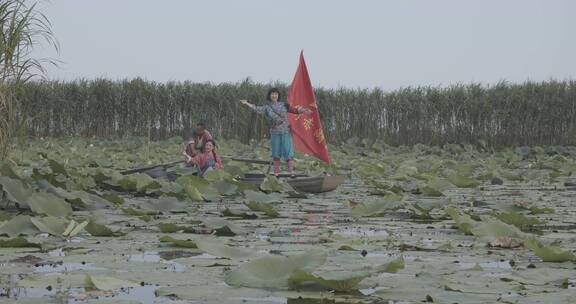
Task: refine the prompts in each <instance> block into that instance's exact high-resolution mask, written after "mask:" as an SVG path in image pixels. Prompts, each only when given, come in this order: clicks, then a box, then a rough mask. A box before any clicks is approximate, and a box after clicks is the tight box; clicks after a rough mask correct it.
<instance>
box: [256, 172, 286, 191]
mask: <svg viewBox="0 0 576 304" xmlns="http://www.w3.org/2000/svg"><path fill="white" fill-rule="evenodd" d="M260 190H262V191H264V192H268V193H270V192H282V191H283V190H284V186H283V185H282V183H281V182H280V181H279V180H278V179H277V178H276V177H275V176H272V175H268V176H266V177H265V178H264V180H263V181H262V183H261V184H260Z"/></svg>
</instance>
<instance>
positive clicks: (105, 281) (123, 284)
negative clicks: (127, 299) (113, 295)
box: [86, 275, 140, 290]
mask: <svg viewBox="0 0 576 304" xmlns="http://www.w3.org/2000/svg"><path fill="white" fill-rule="evenodd" d="M86 277H87V280H88V281H89V282H91V283H92V285H93V286H94V288H96V289H99V290H118V289H123V288H130V287H138V286H140V284H139V283H137V282H134V281H128V280H122V279H118V278H114V277H109V276H102V275H87V276H86Z"/></svg>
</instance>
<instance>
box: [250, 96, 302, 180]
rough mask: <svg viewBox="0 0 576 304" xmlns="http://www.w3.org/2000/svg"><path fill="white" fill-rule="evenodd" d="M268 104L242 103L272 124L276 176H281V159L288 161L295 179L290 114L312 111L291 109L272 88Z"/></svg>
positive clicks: (298, 108)
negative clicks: (289, 122)
mask: <svg viewBox="0 0 576 304" xmlns="http://www.w3.org/2000/svg"><path fill="white" fill-rule="evenodd" d="M266 99H267V100H268V103H267V104H265V105H263V106H256V105H253V104H251V103H249V102H248V101H247V100H244V99H243V100H240V102H241V103H242V104H244V105H246V106H248V107H249V108H250V109H252V110H253V111H255V112H256V113H258V114H262V115H264V117H265V118H266V120H268V122H270V143H271V146H272V159H273V161H274V175H275V176H276V177H278V175H279V174H280V159H281V158H283V159H285V160H286V164H287V167H288V172H289V173H290V176H291V177H294V147H293V145H292V134H291V130H290V125H289V124H288V113H292V114H302V113H306V114H310V113H312V111H311V110H310V109H307V108H304V107H300V106H298V107H291V106H290V104H288V103H287V102H285V101H280V91H278V89H276V88H272V89H270V90H269V91H268V94H267V95H266Z"/></svg>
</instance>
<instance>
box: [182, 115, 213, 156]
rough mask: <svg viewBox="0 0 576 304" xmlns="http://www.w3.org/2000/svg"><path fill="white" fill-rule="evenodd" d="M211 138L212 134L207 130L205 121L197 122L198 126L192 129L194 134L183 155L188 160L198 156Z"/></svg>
mask: <svg viewBox="0 0 576 304" xmlns="http://www.w3.org/2000/svg"><path fill="white" fill-rule="evenodd" d="M211 139H212V135H211V134H210V132H208V130H206V125H205V124H204V123H203V122H199V123H197V124H196V128H195V129H194V131H192V136H190V139H189V140H188V142H187V143H186V146H185V147H184V151H182V155H184V157H186V160H188V158H192V157H194V156H196V155H197V154H199V153H200V152H201V150H202V147H203V146H204V144H205V143H206V142H207V141H208V140H211Z"/></svg>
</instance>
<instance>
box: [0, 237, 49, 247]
mask: <svg viewBox="0 0 576 304" xmlns="http://www.w3.org/2000/svg"><path fill="white" fill-rule="evenodd" d="M24 247H32V248H42V245H41V244H36V243H31V242H28V240H26V239H25V238H23V237H17V238H13V239H3V238H0V248H24Z"/></svg>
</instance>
